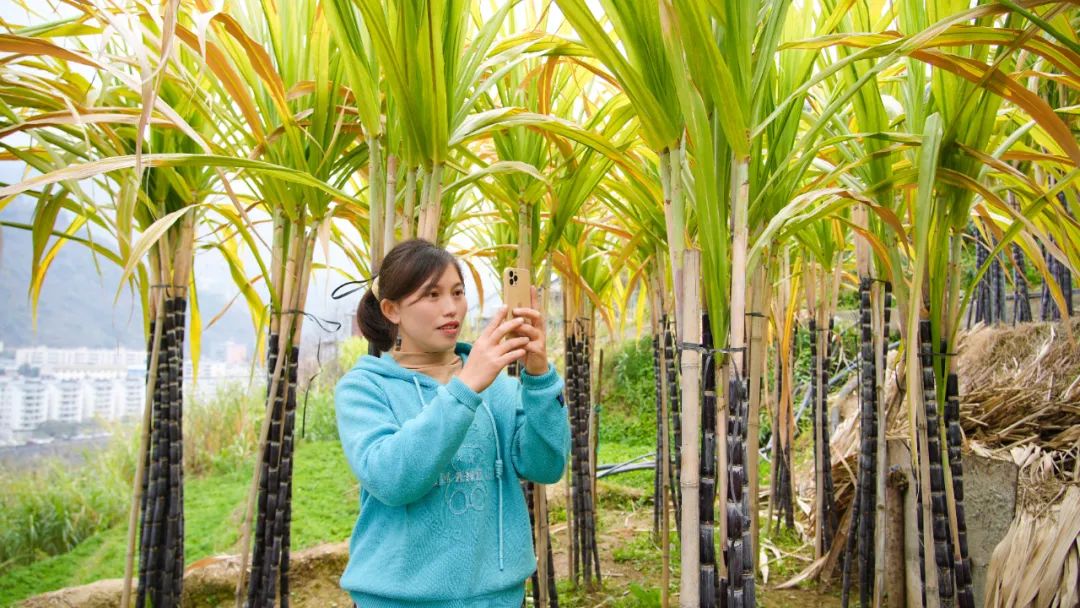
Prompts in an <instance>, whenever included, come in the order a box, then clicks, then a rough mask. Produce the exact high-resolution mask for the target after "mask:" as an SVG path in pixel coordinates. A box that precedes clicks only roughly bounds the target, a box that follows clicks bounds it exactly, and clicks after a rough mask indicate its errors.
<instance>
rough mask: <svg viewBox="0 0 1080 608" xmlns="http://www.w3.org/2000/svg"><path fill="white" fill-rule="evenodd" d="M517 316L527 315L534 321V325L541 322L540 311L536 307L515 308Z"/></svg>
mask: <svg viewBox="0 0 1080 608" xmlns="http://www.w3.org/2000/svg"><path fill="white" fill-rule="evenodd" d="M514 316H515V317H527V318H528V319H529V320H530V321H533V325H536V324H537V323H539V322H540V311H539V310H536V309H535V308H515V309H514Z"/></svg>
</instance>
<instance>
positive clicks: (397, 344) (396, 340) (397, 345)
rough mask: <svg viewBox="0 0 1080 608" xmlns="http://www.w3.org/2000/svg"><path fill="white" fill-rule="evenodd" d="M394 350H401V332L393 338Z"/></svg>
mask: <svg viewBox="0 0 1080 608" xmlns="http://www.w3.org/2000/svg"><path fill="white" fill-rule="evenodd" d="M394 350H401V334H400V333H399V334H398V335H397V337H396V338H394Z"/></svg>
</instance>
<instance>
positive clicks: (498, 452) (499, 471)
mask: <svg viewBox="0 0 1080 608" xmlns="http://www.w3.org/2000/svg"><path fill="white" fill-rule="evenodd" d="M413 385H414V386H415V387H416V395H417V396H418V397H420V403H422V404H423V405H424V407H427V401H425V400H424V394H423V393H422V392H421V391H420V382H419V381H418V380H417V379H416V376H413ZM480 405H481V407H483V408H484V412H486V413H487V415H488V420H489V421H490V422H491V431H492V433H493V434H494V435H495V485H496V486H497V487H498V489H499V570H502V569H503V484H502V475H503V461H502V449H501V448H500V447H499V427H498V426H496V425H495V415H494V414H492V413H491V408H489V407H488V405H487V401H484V400H481V401H480Z"/></svg>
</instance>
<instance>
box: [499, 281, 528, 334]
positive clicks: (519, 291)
mask: <svg viewBox="0 0 1080 608" xmlns="http://www.w3.org/2000/svg"><path fill="white" fill-rule="evenodd" d="M502 295H503V304H505V305H506V320H507V321H509V320H510V319H513V318H514V309H515V308H531V307H532V293H531V290H530V289H529V273H528V271H526V270H524V269H521V268H512V267H511V268H506V269H505V270H503V294H502ZM526 323H528V321H526ZM517 335H518V334H515V333H513V332H511V333H510V334H509V335H508V337H511V338H513V337H516V336H517Z"/></svg>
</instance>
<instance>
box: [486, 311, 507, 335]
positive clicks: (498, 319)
mask: <svg viewBox="0 0 1080 608" xmlns="http://www.w3.org/2000/svg"><path fill="white" fill-rule="evenodd" d="M505 317H506V306H502V307H500V308H499V310H497V311H495V316H493V317H491V321H488V324H487V326H486V327H484V331H482V332H480V337H481V338H483V337H485V336H490V335H491V334H492V332H494V331H495V328H496V327H498V326H499V324H500V323H502V320H503V318H505Z"/></svg>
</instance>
